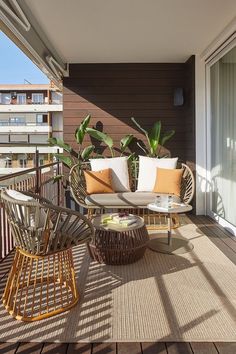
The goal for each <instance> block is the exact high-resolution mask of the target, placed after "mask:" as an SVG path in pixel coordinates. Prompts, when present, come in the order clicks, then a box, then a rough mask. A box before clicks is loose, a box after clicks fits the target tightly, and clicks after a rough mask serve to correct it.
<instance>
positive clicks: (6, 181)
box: [0, 152, 64, 261]
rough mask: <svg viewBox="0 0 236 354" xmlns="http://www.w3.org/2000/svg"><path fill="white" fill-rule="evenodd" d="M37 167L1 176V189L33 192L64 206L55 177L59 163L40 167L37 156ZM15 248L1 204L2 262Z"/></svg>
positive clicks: (0, 250)
mask: <svg viewBox="0 0 236 354" xmlns="http://www.w3.org/2000/svg"><path fill="white" fill-rule="evenodd" d="M35 155H36V156H35V160H36V164H35V165H36V167H34V168H30V169H26V170H24V171H22V172H17V173H12V174H10V175H9V174H8V175H3V176H0V188H1V189H2V188H7V189H16V190H19V191H32V192H34V193H37V194H39V195H40V196H43V197H45V198H47V199H50V200H51V201H52V202H53V203H54V204H57V205H64V195H63V193H62V190H63V187H62V184H61V182H60V181H57V182H55V183H54V177H55V176H56V175H57V174H60V173H61V164H60V163H59V162H54V163H49V164H47V165H42V166H39V154H38V152H36V154H35ZM13 248H14V242H13V238H12V235H11V230H10V228H9V224H8V222H7V217H6V214H5V211H4V208H3V206H2V204H1V203H0V261H1V260H2V259H3V258H4V257H6V256H7V255H8V254H9V253H10V252H11V251H12V250H13Z"/></svg>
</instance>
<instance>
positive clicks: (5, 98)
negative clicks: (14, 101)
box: [1, 93, 11, 104]
mask: <svg viewBox="0 0 236 354" xmlns="http://www.w3.org/2000/svg"><path fill="white" fill-rule="evenodd" d="M1 103H2V104H11V94H10V93H2V94H1Z"/></svg>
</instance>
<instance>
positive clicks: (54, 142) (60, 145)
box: [48, 138, 72, 152]
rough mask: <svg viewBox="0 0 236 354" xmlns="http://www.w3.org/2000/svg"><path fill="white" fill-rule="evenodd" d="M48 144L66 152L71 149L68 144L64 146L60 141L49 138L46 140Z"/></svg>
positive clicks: (62, 141)
mask: <svg viewBox="0 0 236 354" xmlns="http://www.w3.org/2000/svg"><path fill="white" fill-rule="evenodd" d="M48 142H49V145H50V146H58V147H60V148H62V149H64V150H65V151H67V152H71V151H72V147H71V146H70V145H69V144H66V143H65V142H64V140H62V139H57V138H50V139H48Z"/></svg>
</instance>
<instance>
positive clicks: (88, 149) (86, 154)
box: [81, 145, 95, 160]
mask: <svg viewBox="0 0 236 354" xmlns="http://www.w3.org/2000/svg"><path fill="white" fill-rule="evenodd" d="M94 149H95V146H94V145H89V146H87V147H86V148H84V150H83V151H82V153H81V157H82V159H83V160H88V158H89V156H90V155H91V154H92V152H93V151H94Z"/></svg>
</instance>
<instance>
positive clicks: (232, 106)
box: [211, 47, 236, 226]
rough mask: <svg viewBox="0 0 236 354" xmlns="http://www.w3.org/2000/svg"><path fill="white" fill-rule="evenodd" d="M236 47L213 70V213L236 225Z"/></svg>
mask: <svg viewBox="0 0 236 354" xmlns="http://www.w3.org/2000/svg"><path fill="white" fill-rule="evenodd" d="M235 114H236V47H235V48H233V49H232V50H231V51H230V52H228V53H227V54H226V55H225V56H224V57H222V58H221V59H220V60H219V61H218V62H217V63H215V64H214V65H213V66H212V67H211V117H212V118H211V119H212V120H211V181H212V211H213V212H215V213H216V214H217V215H219V216H220V217H222V218H224V219H225V220H227V221H228V222H230V223H231V224H233V225H235V226H236V213H235V210H234V205H235V204H236V117H235Z"/></svg>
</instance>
